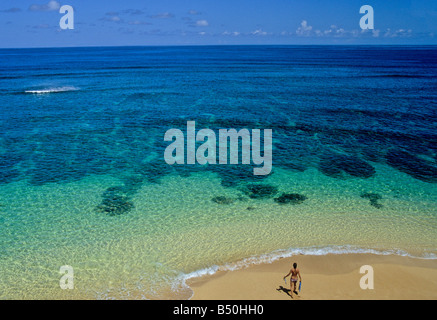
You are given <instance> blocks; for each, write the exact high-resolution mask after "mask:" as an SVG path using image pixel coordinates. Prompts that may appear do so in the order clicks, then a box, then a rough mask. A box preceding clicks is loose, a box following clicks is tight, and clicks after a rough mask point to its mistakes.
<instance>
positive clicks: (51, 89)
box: [25, 86, 79, 94]
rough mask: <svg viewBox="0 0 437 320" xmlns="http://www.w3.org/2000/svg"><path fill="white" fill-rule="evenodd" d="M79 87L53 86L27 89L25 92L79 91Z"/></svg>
mask: <svg viewBox="0 0 437 320" xmlns="http://www.w3.org/2000/svg"><path fill="white" fill-rule="evenodd" d="M77 90H79V88H76V87H69V86H67V87H53V88H46V89H40V90H26V91H25V93H33V94H47V93H59V92H68V91H77Z"/></svg>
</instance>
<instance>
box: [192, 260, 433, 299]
mask: <svg viewBox="0 0 437 320" xmlns="http://www.w3.org/2000/svg"><path fill="white" fill-rule="evenodd" d="M293 262H297V264H298V268H299V269H300V271H301V275H302V291H301V292H300V293H299V295H297V296H296V295H295V294H293V298H291V297H290V295H289V294H288V291H289V289H290V283H289V280H287V284H286V285H285V283H284V281H283V279H282V278H283V276H284V275H286V274H287V273H288V271H289V269H290V267H291V265H292V263H293ZM363 265H370V266H372V268H373V271H374V289H373V290H370V289H368V290H363V289H361V287H360V284H359V283H360V279H361V278H362V277H363V276H365V275H364V274H360V268H361V266H363ZM186 285H187V286H188V287H189V288H190V289H191V290H192V291H193V294H192V296H191V298H190V300H331V299H332V300H391V299H393V300H418V299H425V300H435V299H437V260H436V259H423V258H413V257H409V256H402V255H395V254H390V255H381V254H373V253H342V254H334V253H328V254H326V255H303V254H298V255H293V256H291V257H284V258H279V259H278V260H275V261H273V262H267V263H262V264H254V265H250V266H247V267H244V268H241V269H236V270H220V268H219V270H218V271H217V272H215V273H214V274H212V275H211V274H209V275H202V276H198V277H192V278H190V279H188V280H187V281H186ZM278 289H279V290H278Z"/></svg>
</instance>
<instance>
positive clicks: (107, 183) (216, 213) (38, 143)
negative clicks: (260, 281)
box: [0, 47, 437, 299]
mask: <svg viewBox="0 0 437 320" xmlns="http://www.w3.org/2000/svg"><path fill="white" fill-rule="evenodd" d="M0 56H1V57H2V59H1V60H0V61H1V62H0V71H1V73H0V89H1V90H2V95H1V96H0V105H1V108H0V111H1V113H0V127H1V129H2V131H1V135H0V173H1V175H0V225H1V233H0V257H1V259H0V274H1V278H2V281H1V282H0V298H2V299H21V298H30V299H44V298H55V299H69V298H76V299H78V298H89V299H111V298H114V299H126V298H146V299H157V298H189V297H190V296H191V291H190V289H189V288H188V287H186V286H185V285H184V281H185V280H186V279H187V278H189V277H192V276H196V275H200V274H204V273H209V272H214V271H215V270H217V269H218V268H222V269H223V268H227V269H233V268H238V267H242V266H244V265H246V264H250V263H260V262H263V261H264V262H265V261H271V260H273V259H276V258H278V257H281V256H287V255H291V254H296V253H306V254H326V253H329V252H335V253H347V252H377V253H379V254H391V253H394V254H404V255H411V256H416V257H421V258H428V259H435V257H436V254H437V243H436V230H437V219H436V216H437V211H436V202H437V192H436V187H435V182H436V179H437V174H436V168H437V165H436V155H437V150H436V145H437V143H436V142H437V137H436V131H435V129H436V123H437V122H436V113H435V110H436V108H435V107H436V106H437V103H436V102H437V96H436V93H435V86H436V84H437V83H436V80H435V79H436V77H435V76H436V67H437V64H436V60H435V57H436V56H437V55H436V51H435V48H434V47H417V48H411V47H407V48H405V47H389V48H386V47H382V48H380V47H323V48H320V47H200V48H198V47H196V48H191V47H175V48H158V47H157V48H86V49H73V50H72V51H71V50H64V49H44V50H42V49H41V50H1V51H0ZM67 62H68V63H67ZM190 120H192V121H196V124H197V128H198V129H201V128H211V129H214V130H216V129H219V128H236V129H240V128H250V129H254V128H259V129H272V130H273V139H274V141H273V172H272V174H271V175H269V176H266V177H254V176H253V174H252V168H253V166H252V165H250V166H243V165H238V166H230V165H216V166H207V167H205V166H199V165H190V166H188V165H184V166H177V167H171V166H168V165H167V164H166V163H165V161H164V158H163V153H164V149H165V147H166V146H167V145H168V143H165V142H164V141H163V136H164V133H165V132H166V130H168V129H170V128H180V129H182V130H185V129H184V126H186V122H187V121H190ZM284 194H285V195H288V198H287V197H285V198H284V197H283V195H284ZM281 196H282V197H281ZM281 199H282V200H284V199H288V200H289V202H288V203H283V201H282V202H281ZM63 265H70V266H72V267H73V268H74V274H75V278H74V279H75V289H74V290H61V289H60V288H59V279H60V274H59V268H60V267H61V266H63Z"/></svg>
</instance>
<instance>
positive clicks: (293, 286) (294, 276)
mask: <svg viewBox="0 0 437 320" xmlns="http://www.w3.org/2000/svg"><path fill="white" fill-rule="evenodd" d="M290 274H291V277H290V290H291V291H290V296H292V293H295V294H296V295H297V294H298V293H297V291H296V288H297V286H296V285H297V280H298V279H300V281H301V282H302V277H301V275H300V271H299V269H298V268H297V263H296V262H295V263H293V268H291V269H290V272H289V273H288V274H287V275H286V276H285V277H284V279H285V278H287V277H288V276H289V275H290Z"/></svg>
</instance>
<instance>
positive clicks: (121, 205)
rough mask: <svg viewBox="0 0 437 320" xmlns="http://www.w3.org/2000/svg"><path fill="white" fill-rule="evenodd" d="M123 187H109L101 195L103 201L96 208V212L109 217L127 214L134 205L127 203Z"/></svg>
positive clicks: (127, 198)
mask: <svg viewBox="0 0 437 320" xmlns="http://www.w3.org/2000/svg"><path fill="white" fill-rule="evenodd" d="M125 192H126V190H125V189H124V187H111V188H108V189H106V191H105V192H104V193H103V200H102V202H101V203H100V205H98V206H97V208H96V209H97V211H99V212H104V213H106V214H107V215H109V216H119V215H122V214H125V213H128V212H129V211H130V210H131V209H132V208H134V205H133V203H132V202H130V201H129V197H128V196H127V195H126V193H125Z"/></svg>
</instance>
